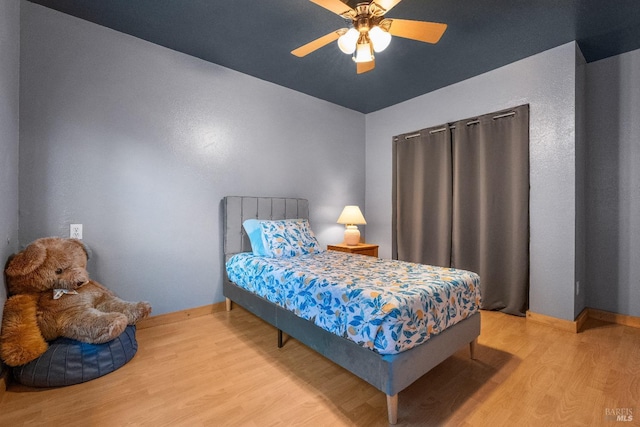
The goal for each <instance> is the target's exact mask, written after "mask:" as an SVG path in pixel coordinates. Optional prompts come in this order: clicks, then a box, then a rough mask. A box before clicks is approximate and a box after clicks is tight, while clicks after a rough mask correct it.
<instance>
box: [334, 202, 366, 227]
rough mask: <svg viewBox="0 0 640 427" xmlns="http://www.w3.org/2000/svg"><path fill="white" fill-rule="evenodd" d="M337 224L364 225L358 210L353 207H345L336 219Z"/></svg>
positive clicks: (364, 222)
mask: <svg viewBox="0 0 640 427" xmlns="http://www.w3.org/2000/svg"><path fill="white" fill-rule="evenodd" d="M337 222H338V224H347V225H350V224H366V223H367V221H365V219H364V215H362V212H361V211H360V208H359V207H358V206H355V205H349V206H345V207H344V209H343V210H342V213H341V214H340V217H339V218H338V221H337Z"/></svg>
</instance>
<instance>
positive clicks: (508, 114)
mask: <svg viewBox="0 0 640 427" xmlns="http://www.w3.org/2000/svg"><path fill="white" fill-rule="evenodd" d="M515 115H516V112H515V111H509V112H508V113H504V114H498V115H497V116H493V117H492V119H493V120H497V119H502V118H505V117H512V116H515ZM478 123H480V120H477V119H476V120H471V121H469V122H467V126H471V125H476V124H478ZM455 128H456V126H455V125H451V126H449V127H448V128H446V127H444V128H438V129H433V130H430V131H429V134H431V135H433V134H434V133H438V132H444V131H445V130H447V129H455ZM420 135H421V133H420V132H417V133H412V134H411V135H406V136H405V137H404V139H405V140H407V139H412V138H417V137H419V136H420ZM394 141H398V138H397V137H396V138H394Z"/></svg>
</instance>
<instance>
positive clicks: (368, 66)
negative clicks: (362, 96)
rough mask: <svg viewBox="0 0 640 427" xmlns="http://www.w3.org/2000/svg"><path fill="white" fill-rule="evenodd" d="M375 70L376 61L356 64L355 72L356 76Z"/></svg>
mask: <svg viewBox="0 0 640 427" xmlns="http://www.w3.org/2000/svg"><path fill="white" fill-rule="evenodd" d="M374 68H376V60H375V59H374V60H373V61H369V62H356V72H357V73H358V74H362V73H366V72H367V71H371V70H373V69H374Z"/></svg>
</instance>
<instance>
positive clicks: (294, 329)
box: [222, 196, 480, 424]
mask: <svg viewBox="0 0 640 427" xmlns="http://www.w3.org/2000/svg"><path fill="white" fill-rule="evenodd" d="M222 204H223V211H224V213H223V217H224V230H223V234H224V254H225V263H226V264H227V265H230V266H231V267H228V268H230V270H229V271H227V270H225V271H226V274H225V280H224V282H223V293H224V296H225V297H226V302H227V310H231V308H232V302H233V303H236V304H238V305H240V306H242V307H243V308H245V309H246V310H248V311H249V312H251V313H253V314H254V315H256V316H258V317H260V318H261V319H263V320H265V321H266V322H268V323H270V324H271V325H273V326H274V327H275V328H276V329H277V331H278V345H279V346H282V333H283V332H284V333H286V334H287V335H289V336H291V337H293V338H295V339H297V340H298V341H300V342H302V343H303V344H305V345H307V346H308V347H310V348H312V349H313V350H315V351H317V352H318V353H320V354H322V355H323V356H325V357H327V358H328V359H330V360H331V361H333V362H334V363H336V364H338V365H340V366H342V367H343V368H345V369H347V370H349V371H350V372H352V373H353V374H355V375H357V376H358V377H360V378H361V379H363V380H365V381H366V382H368V383H369V384H371V385H372V386H374V387H376V388H377V389H378V390H380V391H382V392H383V393H385V394H386V396H387V411H388V418H389V423H390V424H396V422H397V418H398V393H399V392H400V391H402V390H403V389H405V388H406V387H408V386H409V385H410V384H412V383H413V382H414V381H416V380H417V379H418V378H420V377H421V376H423V375H424V374H425V373H427V372H428V371H429V370H431V369H432V368H433V367H435V366H436V365H438V364H439V363H441V362H442V361H444V360H445V359H447V358H448V357H450V356H451V355H452V354H453V353H455V352H457V351H458V350H459V349H460V348H461V347H462V346H465V345H469V347H470V353H471V358H474V351H475V345H476V342H477V337H478V336H479V335H480V313H479V311H478V309H477V306H478V305H479V300H478V299H476V300H474V301H471V302H470V305H471V306H472V309H465V308H464V307H463V309H462V311H463V312H458V313H457V314H456V312H455V309H450V310H452V313H453V317H456V316H457V319H455V322H454V323H453V324H452V325H450V326H449V325H446V327H443V328H442V330H441V331H437V332H434V333H431V334H430V336H428V337H427V338H428V339H426V340H424V339H423V338H424V336H421V337H419V338H417V339H413V341H415V342H413V343H410V344H409V345H408V346H406V347H403V345H401V344H398V343H396V344H395V345H393V344H392V345H389V343H388V342H383V343H382V344H381V343H379V342H378V341H385V340H374V339H370V340H367V339H360V340H358V339H354V338H353V336H352V335H354V336H355V335H358V334H359V333H360V332H361V331H360V330H359V331H354V330H349V333H347V332H346V331H344V330H341V331H342V332H336V331H334V332H336V333H334V332H330V330H331V329H332V328H331V327H327V325H326V324H325V323H329V324H331V322H330V321H324V323H323V322H322V321H318V319H317V316H316V314H317V313H315V314H313V315H312V316H309V315H307V317H309V318H308V319H307V318H304V316H305V315H306V314H305V313H304V312H300V310H295V309H292V308H291V307H288V308H286V307H287V304H286V303H285V300H286V298H285V297H284V296H282V295H277V292H272V293H271V294H269V293H265V294H263V295H262V296H261V295H259V294H257V293H255V292H259V291H258V290H257V289H253V286H252V285H251V283H249V282H250V281H251V280H249V279H242V278H236V281H238V282H243V283H242V286H240V285H238V284H236V283H234V282H233V281H232V280H230V279H229V275H230V274H231V277H238V276H237V273H238V271H240V270H242V269H243V267H239V266H238V265H237V264H235V263H237V262H238V261H237V260H238V259H239V258H246V259H247V260H248V261H249V262H250V263H253V264H255V265H256V266H258V267H257V268H258V269H265V267H264V266H263V265H262V264H260V263H261V262H262V260H261V259H258V258H259V257H253V256H252V255H251V252H252V248H251V243H250V241H249V238H248V236H247V233H246V232H245V230H244V228H243V222H244V221H245V220H247V219H264V220H283V219H308V217H309V205H308V201H307V200H305V199H295V198H266V197H263V198H257V197H236V196H233V197H232V196H229V197H225V198H224V200H223V203H222ZM328 252H332V253H324V254H323V255H322V256H318V257H315V255H314V254H312V255H313V256H312V255H310V256H309V258H313V259H316V258H329V259H330V260H331V262H336V260H338V261H339V260H340V259H339V258H335V257H352V258H350V259H347V260H346V261H347V262H349V261H350V262H352V263H375V264H371V265H375V266H386V264H385V263H387V262H388V263H392V262H395V263H398V261H393V260H386V261H385V260H377V259H373V258H372V257H365V256H362V255H352V254H344V253H341V252H333V251H328ZM236 255H237V256H236ZM305 256H306V255H305ZM300 258H301V262H302V261H303V260H302V258H304V257H300ZM285 261H286V260H285ZM296 262H298V261H296ZM336 263H337V264H339V262H336ZM281 264H282V265H288V264H287V263H286V262H284V264H283V263H281ZM404 264H408V263H404ZM234 265H235V268H233V266H234ZM282 265H281V266H280V267H282ZM394 265H396V264H394ZM368 266H369V264H365V265H364V267H363V268H368ZM414 266H415V265H414ZM274 268H275V267H274ZM411 268H413V267H411ZM421 268H422V267H421ZM424 268H432V269H433V268H435V267H429V266H424ZM302 270H303V271H300V272H298V273H296V274H298V275H304V274H307V273H308V274H311V272H312V270H313V268H311V267H309V268H303V269H302ZM446 270H448V271H449V272H452V271H454V270H450V269H446ZM276 271H277V270H276ZM463 273H464V274H465V275H466V276H468V277H471V278H472V279H473V281H474V282H473V284H470V285H468V287H470V288H471V289H472V291H474V292H477V293H478V294H477V295H478V296H477V298H479V286H478V285H479V278H478V277H477V275H475V273H470V272H463ZM467 273H468V274H467ZM451 274H453V273H451ZM280 275H281V274H280ZM474 276H475V277H474ZM252 280H254V281H256V282H257V281H259V280H258V276H254V278H253V279H252ZM306 280H307V282H308V281H309V279H308V278H307V279H306ZM314 280H315V279H314ZM264 281H265V282H267V280H264ZM269 281H272V278H271V277H270V279H269ZM245 282H246V283H245ZM474 285H475V286H474ZM474 288H475V290H474ZM291 292H292V291H291V289H289V295H291ZM289 299H291V298H289ZM445 303H446V301H445ZM292 310H294V311H292ZM296 311H297V312H298V314H296ZM344 311H346V310H344ZM422 335H424V334H422ZM358 336H361V335H358ZM400 341H402V340H401V339H400ZM405 341H411V340H405ZM423 341H424V342H423Z"/></svg>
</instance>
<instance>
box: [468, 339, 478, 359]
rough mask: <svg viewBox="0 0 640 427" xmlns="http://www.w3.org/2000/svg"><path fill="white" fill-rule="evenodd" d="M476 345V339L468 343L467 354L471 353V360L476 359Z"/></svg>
mask: <svg viewBox="0 0 640 427" xmlns="http://www.w3.org/2000/svg"><path fill="white" fill-rule="evenodd" d="M476 344H478V338H476V339H474V340H473V341H471V342H470V343H469V352H470V353H471V358H472V359H473V360H475V359H476Z"/></svg>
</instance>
